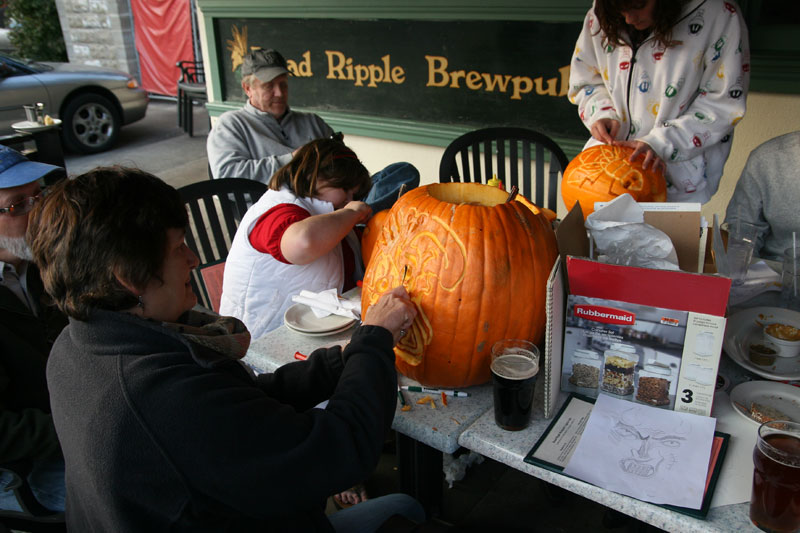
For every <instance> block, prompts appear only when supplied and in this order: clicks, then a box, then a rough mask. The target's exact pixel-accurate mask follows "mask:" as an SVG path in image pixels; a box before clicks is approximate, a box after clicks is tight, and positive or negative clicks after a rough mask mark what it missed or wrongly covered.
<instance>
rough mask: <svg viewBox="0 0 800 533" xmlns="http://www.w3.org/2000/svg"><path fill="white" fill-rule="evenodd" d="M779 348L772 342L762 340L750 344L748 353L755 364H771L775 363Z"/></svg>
mask: <svg viewBox="0 0 800 533" xmlns="http://www.w3.org/2000/svg"><path fill="white" fill-rule="evenodd" d="M778 351H779V348H778V347H777V346H776V345H775V344H774V343H772V342H770V341H766V340H762V341H759V342H754V343H753V344H751V345H750V348H749V350H748V354H749V356H750V361H751V362H752V363H753V364H756V365H761V366H769V365H772V364H774V363H775V358H776V357H777V356H778Z"/></svg>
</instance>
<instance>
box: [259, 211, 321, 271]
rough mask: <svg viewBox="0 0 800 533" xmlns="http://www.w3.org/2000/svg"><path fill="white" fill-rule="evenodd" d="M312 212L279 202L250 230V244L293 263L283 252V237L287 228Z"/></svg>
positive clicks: (282, 260) (285, 261) (281, 260)
mask: <svg viewBox="0 0 800 533" xmlns="http://www.w3.org/2000/svg"><path fill="white" fill-rule="evenodd" d="M310 216H311V213H309V212H308V211H306V210H305V209H303V208H302V207H300V206H299V205H295V204H278V205H276V206H275V207H272V208H271V209H270V210H269V211H267V212H266V213H264V214H263V215H261V217H260V218H259V219H258V221H257V222H256V225H255V226H253V229H252V230H251V231H250V235H249V238H250V244H251V245H252V246H253V248H255V249H256V250H258V251H259V252H261V253H264V254H269V255H271V256H272V257H274V258H275V259H277V260H278V261H280V262H281V263H286V264H287V265H290V264H291V263H290V262H289V261H287V260H286V258H285V257H283V253H281V238H282V237H283V233H284V232H285V231H286V228H288V227H289V226H291V225H292V224H294V223H295V222H299V221H301V220H303V219H306V218H308V217H310Z"/></svg>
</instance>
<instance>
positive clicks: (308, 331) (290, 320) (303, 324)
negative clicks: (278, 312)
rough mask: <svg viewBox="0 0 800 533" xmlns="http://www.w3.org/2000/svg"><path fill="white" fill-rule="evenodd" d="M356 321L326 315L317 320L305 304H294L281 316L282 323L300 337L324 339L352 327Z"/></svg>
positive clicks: (344, 317)
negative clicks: (307, 336)
mask: <svg viewBox="0 0 800 533" xmlns="http://www.w3.org/2000/svg"><path fill="white" fill-rule="evenodd" d="M356 322H357V320H356V319H355V318H348V317H346V316H339V315H328V316H326V317H323V318H317V316H316V315H315V314H314V312H313V311H312V310H311V308H310V307H309V306H307V305H305V304H300V303H297V304H294V305H293V306H291V307H290V308H289V309H287V310H286V312H285V313H284V314H283V323H284V324H286V327H287V328H289V329H290V330H292V331H296V332H297V333H300V334H301V335H309V336H312V337H324V336H326V335H334V334H336V333H341V332H342V331H345V330H346V329H349V328H351V327H353V324H355V323H356Z"/></svg>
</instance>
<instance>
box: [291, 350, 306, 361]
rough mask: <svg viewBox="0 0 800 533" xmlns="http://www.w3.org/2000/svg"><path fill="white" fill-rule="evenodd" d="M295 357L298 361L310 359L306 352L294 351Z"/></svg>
mask: <svg viewBox="0 0 800 533" xmlns="http://www.w3.org/2000/svg"><path fill="white" fill-rule="evenodd" d="M294 358H295V359H297V360H298V361H305V360H306V359H308V356H307V355H306V354H304V353H300V352H294Z"/></svg>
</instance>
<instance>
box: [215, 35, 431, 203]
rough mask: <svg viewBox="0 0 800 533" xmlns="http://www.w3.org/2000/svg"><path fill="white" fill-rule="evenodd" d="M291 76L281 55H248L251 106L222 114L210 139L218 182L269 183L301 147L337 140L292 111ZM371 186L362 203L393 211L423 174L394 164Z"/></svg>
mask: <svg viewBox="0 0 800 533" xmlns="http://www.w3.org/2000/svg"><path fill="white" fill-rule="evenodd" d="M290 74H291V73H290V71H289V65H288V63H287V61H286V59H284V57H283V56H282V55H281V54H280V53H279V52H278V51H277V50H273V49H268V50H262V49H258V50H252V51H250V52H248V53H247V54H246V55H245V56H244V58H243V61H242V89H243V90H244V92H245V94H246V95H247V102H245V104H244V107H243V108H242V109H237V110H234V111H227V112H225V113H223V114H222V115H220V117H219V118H218V119H217V121H216V123H215V124H214V127H213V129H212V130H211V132H210V133H209V134H208V140H207V143H206V148H207V150H208V163H209V166H210V168H211V174H212V176H213V177H214V178H248V179H252V180H256V181H260V182H263V183H267V184H268V183H269V180H270V178H271V177H272V175H273V174H274V173H275V172H276V171H277V170H278V169H279V168H281V167H282V166H284V165H285V164H287V163H288V162H289V161H291V159H292V156H293V155H294V152H295V151H296V150H297V149H298V148H300V147H301V146H303V145H304V144H306V143H308V142H309V141H313V140H314V139H320V138H327V137H331V136H333V135H334V131H333V129H332V128H331V127H330V126H329V125H328V124H326V123H325V121H324V120H322V119H321V118H320V117H319V116H317V115H316V114H314V113H303V112H300V111H294V110H292V109H290V108H289V75H290ZM340 140H341V138H340ZM372 182H373V187H372V190H370V193H369V195H368V196H367V198H366V199H365V200H364V201H365V202H366V203H367V204H369V205H370V207H372V210H373V212H376V211H380V210H382V209H387V208H388V207H391V205H392V203H393V202H394V200H396V199H397V190H398V189H399V188H400V186H401V185H406V188H407V189H413V188H414V187H416V186H417V185H419V171H418V170H417V169H416V168H414V166H413V165H411V164H409V163H393V164H391V165H389V166H387V167H386V168H384V169H383V170H380V171H379V172H377V173H376V174H374V175H373V176H372Z"/></svg>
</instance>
